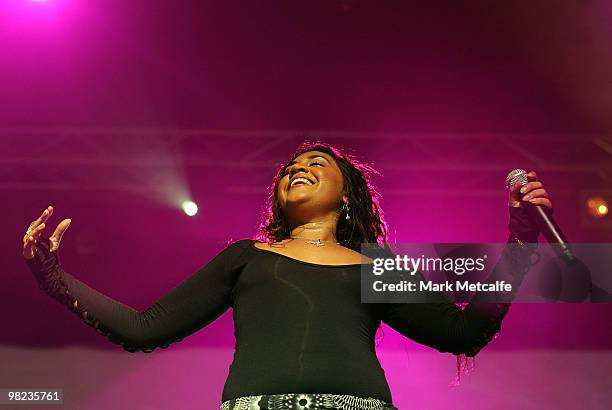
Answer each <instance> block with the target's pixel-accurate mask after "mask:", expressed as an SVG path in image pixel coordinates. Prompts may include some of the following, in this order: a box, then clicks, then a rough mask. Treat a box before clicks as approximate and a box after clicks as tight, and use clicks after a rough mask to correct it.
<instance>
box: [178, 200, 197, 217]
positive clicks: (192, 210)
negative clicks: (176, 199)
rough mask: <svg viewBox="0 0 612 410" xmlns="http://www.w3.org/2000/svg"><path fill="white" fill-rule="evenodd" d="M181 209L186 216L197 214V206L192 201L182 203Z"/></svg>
mask: <svg viewBox="0 0 612 410" xmlns="http://www.w3.org/2000/svg"><path fill="white" fill-rule="evenodd" d="M181 207H182V208H183V211H184V212H185V213H186V214H187V215H188V216H194V215H195V214H197V213H198V205H196V203H195V202H193V201H183V203H182V204H181Z"/></svg>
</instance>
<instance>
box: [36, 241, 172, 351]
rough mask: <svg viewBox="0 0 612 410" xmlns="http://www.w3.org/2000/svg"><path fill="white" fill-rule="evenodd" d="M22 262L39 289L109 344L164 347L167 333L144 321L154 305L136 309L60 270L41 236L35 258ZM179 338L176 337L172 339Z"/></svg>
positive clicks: (134, 348)
mask: <svg viewBox="0 0 612 410" xmlns="http://www.w3.org/2000/svg"><path fill="white" fill-rule="evenodd" d="M26 261H27V264H28V266H29V267H30V270H31V271H32V273H33V274H34V276H35V278H36V280H37V282H38V285H39V288H40V289H42V290H43V291H45V292H46V293H47V294H48V295H50V296H51V297H53V298H54V299H55V300H57V301H58V302H60V303H61V304H63V305H64V306H66V307H67V308H68V309H70V310H71V311H72V312H73V313H74V314H76V315H77V316H79V318H80V319H82V320H83V321H84V322H85V323H86V324H87V325H89V326H91V327H93V328H95V329H96V330H97V331H98V333H100V334H102V335H104V336H106V337H108V339H109V340H110V341H111V342H112V343H115V344H118V345H121V346H122V347H123V349H125V350H127V351H130V352H135V351H138V350H142V351H145V352H146V351H153V350H154V349H155V348H156V347H164V348H165V347H167V346H168V344H169V342H170V341H169V340H168V336H167V334H166V335H165V336H163V335H162V334H160V331H159V326H151V324H150V323H149V321H148V320H147V319H148V317H149V316H150V312H151V310H154V309H155V308H156V307H155V305H154V306H153V307H152V308H150V309H148V310H147V311H145V312H139V311H137V310H135V309H133V308H131V307H129V306H127V305H125V304H122V303H120V302H118V301H116V300H114V299H112V298H110V297H108V296H106V295H104V294H102V293H100V292H98V291H97V290H95V289H93V288H91V287H89V286H87V285H86V284H85V283H83V282H81V281H79V280H78V279H76V278H75V277H74V276H73V275H71V274H69V273H67V272H65V271H64V270H63V269H62V267H61V265H60V263H59V261H58V259H57V255H56V254H55V253H53V252H49V242H48V240H46V239H45V238H41V239H40V240H39V245H38V246H37V251H36V254H35V257H34V258H33V259H30V260H26ZM162 339H163V340H162ZM179 340H180V338H178V337H177V338H176V339H175V340H172V341H179ZM162 343H165V345H162Z"/></svg>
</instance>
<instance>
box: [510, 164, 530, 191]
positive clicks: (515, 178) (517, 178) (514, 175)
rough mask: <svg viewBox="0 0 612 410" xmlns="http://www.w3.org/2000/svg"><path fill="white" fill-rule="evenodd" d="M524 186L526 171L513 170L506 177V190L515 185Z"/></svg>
mask: <svg viewBox="0 0 612 410" xmlns="http://www.w3.org/2000/svg"><path fill="white" fill-rule="evenodd" d="M517 182H518V183H520V184H521V185H525V184H526V183H527V171H525V170H524V169H520V168H519V169H513V170H512V171H510V173H509V174H508V176H507V177H506V188H508V189H510V188H512V187H513V186H514V185H515V184H516V183H517Z"/></svg>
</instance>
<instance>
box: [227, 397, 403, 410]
mask: <svg viewBox="0 0 612 410" xmlns="http://www.w3.org/2000/svg"><path fill="white" fill-rule="evenodd" d="M221 410H398V409H397V408H396V407H394V406H393V405H392V404H391V403H387V402H384V401H382V400H378V399H373V398H371V397H368V398H367V399H364V398H361V397H356V396H350V395H347V394H328V393H309V394H306V393H286V394H270V395H261V396H244V397H238V398H236V399H232V400H226V401H224V402H223V403H222V404H221Z"/></svg>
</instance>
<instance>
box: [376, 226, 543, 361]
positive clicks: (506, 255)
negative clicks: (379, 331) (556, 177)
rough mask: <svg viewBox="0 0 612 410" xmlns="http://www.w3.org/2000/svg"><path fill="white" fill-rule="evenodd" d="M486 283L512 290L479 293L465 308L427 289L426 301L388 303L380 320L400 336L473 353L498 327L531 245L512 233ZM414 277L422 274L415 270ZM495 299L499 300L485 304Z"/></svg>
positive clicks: (446, 349) (524, 268) (455, 351)
mask: <svg viewBox="0 0 612 410" xmlns="http://www.w3.org/2000/svg"><path fill="white" fill-rule="evenodd" d="M508 242H509V243H513V244H514V245H512V246H508V247H506V248H505V249H504V250H503V252H502V256H501V258H500V260H499V261H498V262H497V264H496V266H495V268H494V269H493V271H492V273H491V274H490V275H489V277H488V278H487V280H486V282H494V281H496V280H503V281H505V282H506V283H510V284H512V289H513V292H512V293H503V294H501V293H500V294H492V293H491V292H479V293H477V294H476V295H474V297H473V298H472V299H471V301H470V303H469V304H468V305H467V307H466V308H465V309H461V308H460V307H458V306H457V305H456V304H455V303H454V302H453V301H452V300H451V299H450V298H449V297H448V296H447V295H446V294H445V293H443V292H436V293H434V292H428V293H427V295H426V296H427V300H428V302H427V303H389V304H387V306H386V309H385V308H384V307H383V309H384V312H385V313H384V316H383V318H382V320H383V322H384V323H386V324H388V325H389V326H391V327H392V328H393V329H395V330H397V331H398V332H399V333H401V334H402V335H404V336H406V337H408V338H410V339H412V340H414V341H416V342H419V343H421V344H424V345H426V346H430V347H433V348H435V349H437V350H438V351H440V352H450V353H453V354H465V355H466V356H475V355H476V354H477V353H478V352H479V351H480V350H481V349H482V348H483V347H484V346H486V345H487V343H489V342H490V341H491V339H493V336H494V335H495V334H496V333H497V332H499V331H500V330H501V322H502V320H503V319H504V317H505V316H506V313H507V312H508V309H509V307H510V302H511V301H512V299H513V297H514V293H515V290H516V289H518V288H519V286H520V284H521V282H522V280H523V277H524V275H525V273H526V272H527V270H528V269H529V266H530V262H529V261H530V255H531V253H532V252H533V250H534V249H535V246H534V245H533V244H524V245H520V243H519V242H517V239H516V237H515V236H514V235H511V236H510V238H509V239H508ZM417 279H418V280H423V277H422V275H421V274H420V273H418V278H417ZM486 300H495V301H499V303H487V302H486Z"/></svg>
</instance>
